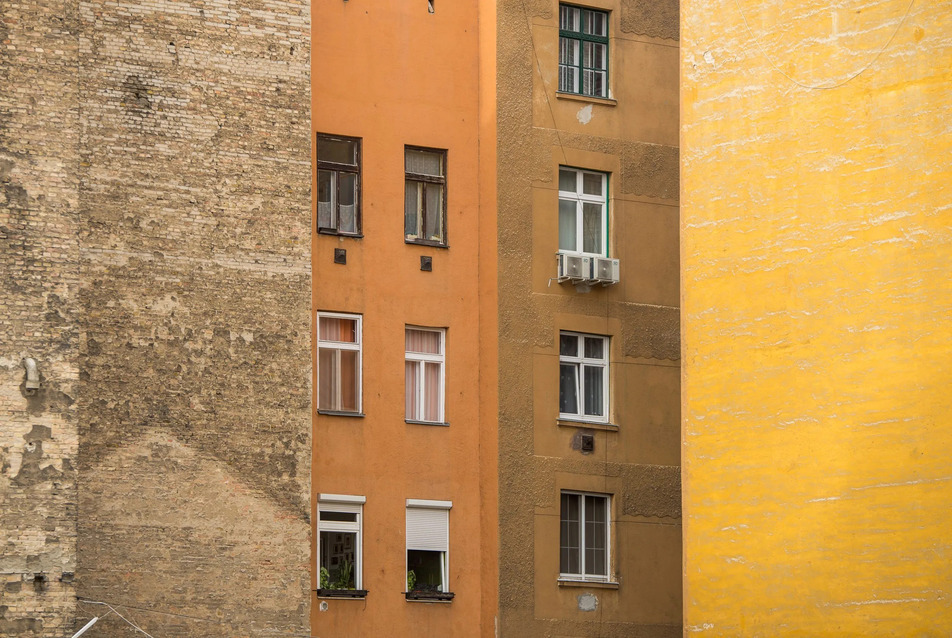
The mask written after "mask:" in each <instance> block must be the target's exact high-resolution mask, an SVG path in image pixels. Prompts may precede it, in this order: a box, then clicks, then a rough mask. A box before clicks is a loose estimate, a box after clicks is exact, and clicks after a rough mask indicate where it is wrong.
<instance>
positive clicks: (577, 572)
mask: <svg viewBox="0 0 952 638" xmlns="http://www.w3.org/2000/svg"><path fill="white" fill-rule="evenodd" d="M610 511H611V510H610V508H609V497H608V496H606V495H604V494H584V493H579V492H562V514H561V516H560V525H561V529H560V531H559V577H560V578H564V579H567V580H595V581H607V580H608V572H609V565H610V563H609V552H608V548H609V535H608V521H609V512H610Z"/></svg>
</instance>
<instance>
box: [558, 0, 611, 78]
mask: <svg viewBox="0 0 952 638" xmlns="http://www.w3.org/2000/svg"><path fill="white" fill-rule="evenodd" d="M559 91H564V92H566V93H579V94H581V95H591V96H593V97H608V13H607V12H605V11H597V10H595V9H586V8H583V7H573V6H572V5H567V4H560V5H559Z"/></svg>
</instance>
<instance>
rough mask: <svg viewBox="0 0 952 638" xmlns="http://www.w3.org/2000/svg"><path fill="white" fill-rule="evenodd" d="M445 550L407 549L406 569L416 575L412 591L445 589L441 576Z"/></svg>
mask: <svg viewBox="0 0 952 638" xmlns="http://www.w3.org/2000/svg"><path fill="white" fill-rule="evenodd" d="M445 556H446V552H434V551H427V550H421V549H408V550H407V571H408V572H411V571H412V572H413V575H414V576H416V583H415V584H414V585H413V591H431V592H438V591H447V589H446V587H444V583H443V578H444V576H445V570H446V559H445Z"/></svg>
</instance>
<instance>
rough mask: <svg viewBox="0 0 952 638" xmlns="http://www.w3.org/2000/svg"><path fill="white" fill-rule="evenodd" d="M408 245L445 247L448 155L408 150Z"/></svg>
mask: <svg viewBox="0 0 952 638" xmlns="http://www.w3.org/2000/svg"><path fill="white" fill-rule="evenodd" d="M405 170H406V195H405V201H404V224H403V226H404V233H405V236H406V241H407V242H409V243H415V244H427V245H431V246H445V245H446V151H443V150H437V149H431V148H419V147H413V146H407V147H406V150H405Z"/></svg>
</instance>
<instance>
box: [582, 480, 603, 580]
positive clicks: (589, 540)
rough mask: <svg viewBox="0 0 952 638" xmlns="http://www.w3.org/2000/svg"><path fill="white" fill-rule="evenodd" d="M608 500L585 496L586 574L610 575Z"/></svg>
mask: <svg viewBox="0 0 952 638" xmlns="http://www.w3.org/2000/svg"><path fill="white" fill-rule="evenodd" d="M607 532H608V499H607V498H604V497H601V496H589V495H586V496H585V573H586V574H595V575H599V576H605V575H607V574H608V569H607V567H608V566H607V564H606V558H607V556H608V547H607V541H608V533H607Z"/></svg>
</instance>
